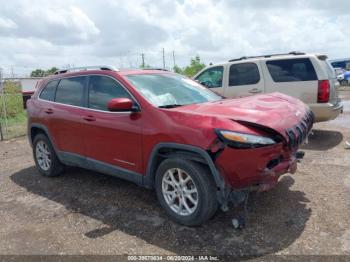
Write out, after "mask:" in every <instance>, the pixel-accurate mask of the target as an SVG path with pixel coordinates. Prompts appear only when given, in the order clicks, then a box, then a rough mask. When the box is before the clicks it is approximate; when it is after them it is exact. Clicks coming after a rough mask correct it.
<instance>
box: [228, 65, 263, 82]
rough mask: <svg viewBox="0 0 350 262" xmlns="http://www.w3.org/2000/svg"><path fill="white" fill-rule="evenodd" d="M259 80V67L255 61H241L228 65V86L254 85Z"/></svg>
mask: <svg viewBox="0 0 350 262" xmlns="http://www.w3.org/2000/svg"><path fill="white" fill-rule="evenodd" d="M259 81H260V74H259V68H258V66H257V65H256V64H255V63H241V64H233V65H231V66H230V74H229V86H241V85H254V84H256V83H258V82H259Z"/></svg>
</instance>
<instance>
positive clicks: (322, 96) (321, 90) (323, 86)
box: [317, 80, 330, 103]
mask: <svg viewBox="0 0 350 262" xmlns="http://www.w3.org/2000/svg"><path fill="white" fill-rule="evenodd" d="M329 92H330V84H329V80H319V81H318V93H317V102H318V103H327V102H328V101H329Z"/></svg>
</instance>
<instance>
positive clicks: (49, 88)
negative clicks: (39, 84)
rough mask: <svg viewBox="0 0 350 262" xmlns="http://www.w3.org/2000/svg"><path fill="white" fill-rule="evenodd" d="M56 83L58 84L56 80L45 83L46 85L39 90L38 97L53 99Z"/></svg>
mask: <svg viewBox="0 0 350 262" xmlns="http://www.w3.org/2000/svg"><path fill="white" fill-rule="evenodd" d="M57 84H58V80H53V81H50V82H49V83H47V84H46V86H45V87H44V88H43V90H42V91H41V93H40V95H39V98H40V99H42V100H47V101H54V100H55V93H56V87H57Z"/></svg>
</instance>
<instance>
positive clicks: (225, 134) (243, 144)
mask: <svg viewBox="0 0 350 262" xmlns="http://www.w3.org/2000/svg"><path fill="white" fill-rule="evenodd" d="M216 133H217V134H218V136H219V138H220V139H221V140H222V141H224V142H227V143H228V144H229V145H230V146H232V147H237V148H254V147H262V146H268V145H273V144H276V141H274V140H273V139H271V138H269V137H264V136H256V135H249V134H244V133H239V132H234V131H228V130H219V129H216Z"/></svg>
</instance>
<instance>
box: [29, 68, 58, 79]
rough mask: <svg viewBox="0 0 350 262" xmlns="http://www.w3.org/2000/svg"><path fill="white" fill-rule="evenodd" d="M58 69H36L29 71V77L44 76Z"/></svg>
mask: <svg viewBox="0 0 350 262" xmlns="http://www.w3.org/2000/svg"><path fill="white" fill-rule="evenodd" d="M57 70H58V68H57V67H51V68H50V69H47V70H44V69H40V68H39V69H36V70H34V71H32V72H31V73H30V76H31V77H44V76H48V75H53V74H54V73H55V72H56V71H57Z"/></svg>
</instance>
